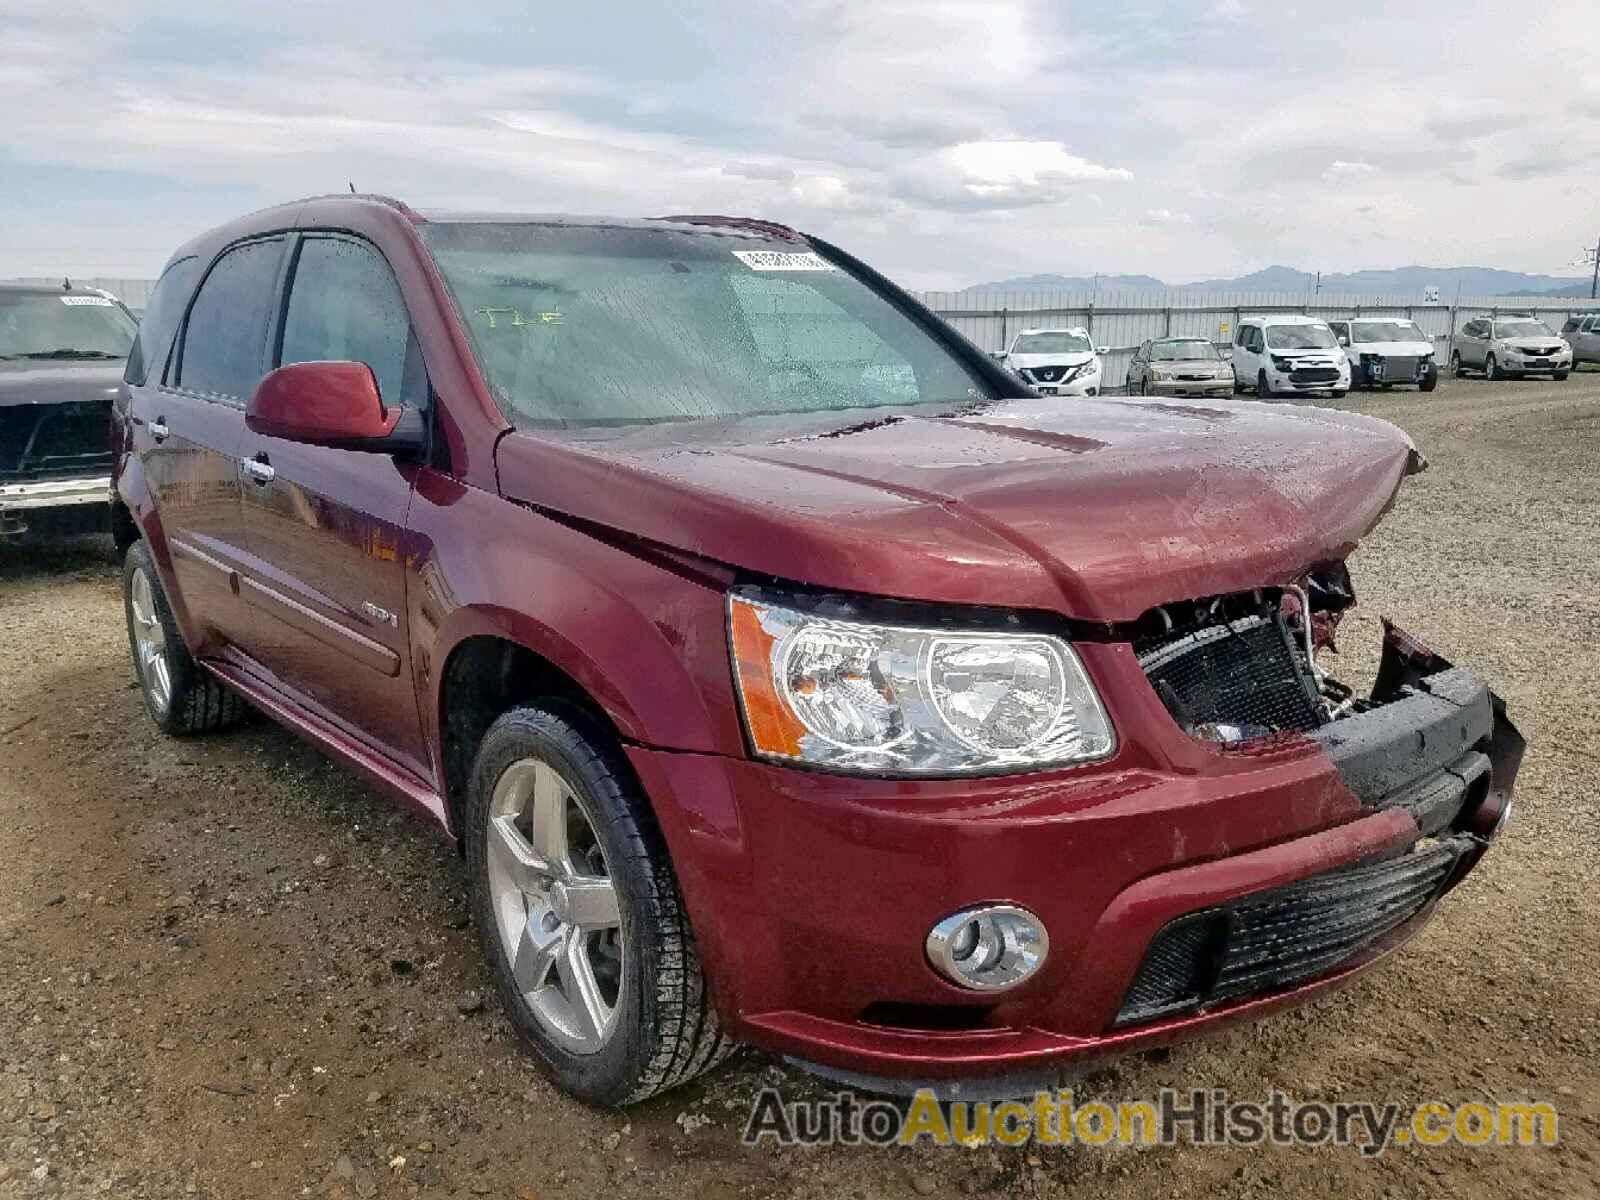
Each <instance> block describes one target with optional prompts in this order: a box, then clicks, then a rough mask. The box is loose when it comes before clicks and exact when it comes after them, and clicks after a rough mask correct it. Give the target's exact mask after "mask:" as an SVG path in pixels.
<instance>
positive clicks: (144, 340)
mask: <svg viewBox="0 0 1600 1200" xmlns="http://www.w3.org/2000/svg"><path fill="white" fill-rule="evenodd" d="M202 265H203V264H202V263H201V261H200V259H199V257H198V256H197V255H193V254H191V255H189V256H188V257H187V258H179V259H175V260H174V261H173V262H171V263H169V264H167V269H166V270H165V271H163V272H161V278H160V279H158V280H156V286H155V290H154V291H152V292H151V293H150V302H149V304H147V305H146V306H145V310H144V318H143V319H142V320H141V321H140V322H139V335H138V336H137V337H136V338H134V339H133V349H132V350H130V351H128V368H127V370H126V371H124V372H123V374H122V378H123V381H124V382H126V383H131V384H134V385H135V386H143V384H144V381H145V380H146V379H147V378H149V375H150V368H151V367H152V366H154V365H155V364H156V363H164V360H165V359H166V356H167V347H168V346H170V345H171V344H172V333H173V330H174V329H176V328H177V324H178V318H179V317H181V316H182V315H183V310H184V307H185V305H187V304H188V303H189V297H190V295H191V294H193V292H194V285H195V282H196V281H197V280H198V279H199V278H200V268H201V267H202Z"/></svg>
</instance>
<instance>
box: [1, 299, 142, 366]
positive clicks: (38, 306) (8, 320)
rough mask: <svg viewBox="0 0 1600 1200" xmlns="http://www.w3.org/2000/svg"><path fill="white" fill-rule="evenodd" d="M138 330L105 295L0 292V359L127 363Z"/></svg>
mask: <svg viewBox="0 0 1600 1200" xmlns="http://www.w3.org/2000/svg"><path fill="white" fill-rule="evenodd" d="M138 331H139V330H138V326H137V325H135V324H134V322H133V318H132V317H130V316H129V315H128V314H127V313H126V312H124V311H123V309H122V307H121V306H120V305H119V304H117V303H116V302H115V301H113V300H108V299H106V298H105V297H104V296H96V295H93V294H91V293H89V292H59V293H57V292H11V293H7V292H3V291H0V358H61V359H73V358H127V357H128V348H129V347H130V346H132V345H133V336H134V334H136V333H137V332H138Z"/></svg>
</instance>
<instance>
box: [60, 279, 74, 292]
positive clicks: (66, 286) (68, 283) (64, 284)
mask: <svg viewBox="0 0 1600 1200" xmlns="http://www.w3.org/2000/svg"><path fill="white" fill-rule="evenodd" d="M61 290H62V291H63V292H70V291H71V290H72V280H70V279H63V280H62V281H61Z"/></svg>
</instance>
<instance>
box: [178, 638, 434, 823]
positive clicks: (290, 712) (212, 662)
mask: <svg viewBox="0 0 1600 1200" xmlns="http://www.w3.org/2000/svg"><path fill="white" fill-rule="evenodd" d="M201 665H202V666H204V667H205V668H206V670H208V671H210V672H211V673H212V674H213V675H215V676H216V677H217V678H218V679H220V680H222V682H223V683H225V684H227V685H228V686H229V687H231V688H233V689H234V690H235V691H237V692H238V693H240V694H241V695H242V696H244V698H245V699H246V700H248V701H250V703H251V704H253V705H255V706H256V707H257V708H259V709H260V710H261V711H262V712H264V713H266V714H267V715H268V716H269V717H271V718H272V719H273V720H274V721H276V722H278V724H280V725H282V726H284V728H286V729H288V730H289V731H290V732H292V733H296V734H298V735H299V736H300V737H302V738H304V739H305V740H306V741H308V742H310V743H311V744H312V745H313V746H315V747H316V748H317V749H318V750H321V751H322V752H323V753H324V754H326V755H328V756H329V757H330V758H333V759H335V760H337V761H339V762H342V763H347V764H349V765H350V766H352V767H354V768H355V769H356V770H357V771H358V772H360V774H362V775H363V776H365V777H366V778H367V779H368V780H369V781H370V782H372V783H375V784H377V785H378V786H379V787H381V788H383V789H384V790H385V791H387V792H389V793H390V794H391V795H393V796H396V797H398V798H399V799H400V800H401V801H402V802H403V803H404V804H405V805H406V807H408V808H410V809H411V810H412V811H413V812H415V813H417V815H419V816H421V817H423V818H425V819H426V820H428V821H429V822H430V823H432V824H434V825H437V826H438V827H439V828H440V829H442V830H444V832H445V834H446V836H448V837H449V838H450V839H451V841H452V842H453V841H454V840H455V834H454V832H453V831H452V830H451V828H450V821H449V818H448V816H447V815H446V811H447V810H446V805H445V802H444V797H443V796H441V795H439V793H438V792H437V791H435V790H434V789H433V787H432V786H431V785H430V784H429V783H428V782H427V781H425V780H423V779H420V778H418V777H417V776H416V775H413V774H412V773H411V772H410V771H407V770H405V769H404V768H402V767H399V766H397V765H395V764H394V763H393V762H391V761H390V760H389V759H387V758H384V757H382V756H381V755H378V754H374V753H373V752H372V751H371V750H369V749H367V747H365V746H363V745H362V744H361V743H360V742H357V741H355V740H354V739H352V738H350V737H347V736H346V735H345V734H344V733H342V732H341V731H340V730H338V729H336V728H334V727H333V726H332V725H330V724H329V723H328V722H326V721H324V720H322V719H321V718H320V717H318V716H316V715H315V714H313V713H308V712H306V711H304V710H303V709H300V708H298V707H296V706H294V705H292V704H289V703H288V702H287V701H285V700H284V698H283V697H282V696H281V695H279V694H278V693H277V692H276V691H274V690H273V689H271V688H268V687H267V686H265V685H264V684H262V683H261V682H260V681H259V680H256V679H254V678H252V677H251V676H250V675H249V674H247V673H246V672H244V671H242V670H240V669H239V668H237V667H235V666H232V665H231V664H229V663H224V662H218V661H217V660H216V659H203V660H201Z"/></svg>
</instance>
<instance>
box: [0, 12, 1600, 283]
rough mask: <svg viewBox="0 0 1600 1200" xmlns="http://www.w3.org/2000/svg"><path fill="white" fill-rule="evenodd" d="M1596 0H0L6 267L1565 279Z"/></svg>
mask: <svg viewBox="0 0 1600 1200" xmlns="http://www.w3.org/2000/svg"><path fill="white" fill-rule="evenodd" d="M1595 15H1596V14H1595V11H1594V7H1593V3H1592V0H1584V2H1581V3H1564V2H1547V3H1541V4H1537V5H1522V6H1519V5H1507V4H1506V3H1505V0H1493V2H1490V3H1478V2H1476V0H1451V2H1449V3H1434V4H1424V3H1410V4H1395V3H1392V2H1391V3H1367V2H1366V0H1345V2H1343V3H1341V4H1339V5H1329V4H1317V5H1314V6H1313V5H1296V4H1293V3H1289V4H1285V3H1282V2H1275V3H1274V2H1267V0H1200V2H1197V3H1161V2H1156V0H1123V2H1120V3H1117V2H1111V3H1076V2H1066V0H1041V2H1037V3H1035V2H1033V0H989V2H985V0H968V2H966V3H953V2H947V0H924V2H920V3H911V2H902V0H853V2H835V0H782V2H780V3H770V2H768V0H726V2H712V0H673V2H672V3H667V4H663V3H660V2H659V0H628V2H616V3H611V2H607V0H586V2H581V3H577V4H570V5H561V4H554V3H549V2H548V0H546V2H538V0H535V2H532V3H530V2H529V0H521V2H520V3H501V2H500V0H479V2H477V3H473V4H470V5H468V4H456V5H438V4H426V5H424V4H416V5H413V4H408V3H403V2H400V0H384V2H383V3H378V2H377V0H342V2H341V3H339V4H337V5H334V4H327V3H316V4H309V3H302V2H300V0H274V2H273V3H271V4H260V3H257V4H249V5H242V4H240V5H229V4H226V3H221V2H218V0H205V2H198V0H163V2H162V3H161V4H160V5H130V4H127V3H125V2H116V3H111V2H95V3H84V2H80V0H0V31H3V32H0V277H6V276H13V275H55V274H67V273H70V274H76V275H80V276H89V275H109V276H129V277H153V276H154V275H155V274H156V273H157V272H158V271H159V269H160V267H161V265H162V263H163V262H164V261H165V259H166V257H167V256H168V254H169V253H170V252H171V250H172V249H173V248H174V247H176V246H177V245H178V244H179V243H181V242H182V241H184V240H185V239H186V238H188V237H190V236H192V235H193V234H195V233H198V232H200V231H202V230H204V229H206V228H208V227H210V226H212V225H216V224H219V223H221V222H223V221H225V220H228V219H230V218H232V217H234V216H237V215H239V214H241V213H244V212H247V211H250V210H252V209H256V208H261V207H264V206H267V205H270V204H273V203H277V202H280V201H283V200H289V199H294V198H297V197H300V196H306V195H315V194H319V193H325V192H333V191H344V190H346V189H347V188H348V186H349V185H350V184H351V183H354V185H355V186H356V187H357V188H358V189H360V190H362V191H369V192H379V193H385V194H389V195H393V196H397V197H399V198H401V199H403V200H405V201H407V202H408V203H410V204H412V205H413V206H414V207H417V208H422V209H426V208H445V209H474V210H493V209H502V210H514V211H522V212H529V211H561V212H593V213H605V214H612V215H625V216H638V215H659V214H664V213H679V212H725V213H738V214H743V215H752V216H760V217H765V218H769V219H774V220H779V221H784V222H787V223H790V224H793V225H796V226H798V227H800V228H802V229H805V230H807V231H809V232H812V233H815V234H818V235H820V236H823V237H825V238H827V239H829V240H831V241H833V242H836V243H837V244H839V245H841V246H843V247H844V248H846V249H848V250H850V251H852V252H853V253H855V254H857V255H858V256H860V257H862V258H864V259H866V260H867V261H869V262H871V263H872V264H873V265H875V266H877V267H878V268H879V269H881V270H883V271H884V272H885V273H886V274H888V275H890V276H891V277H893V278H894V279H896V280H897V281H899V282H900V283H902V284H905V285H906V286H909V287H912V288H918V289H954V288H958V287H962V286H966V285H968V284H973V283H979V282H984V281H987V280H994V279H1002V278H1008V277H1011V276H1016V275H1022V274H1032V273H1037V272H1058V273H1061V274H1067V275H1089V274H1095V273H1102V274H1136V273H1143V274H1150V275H1155V276H1158V277H1160V278H1163V279H1166V280H1168V281H1169V282H1182V281H1186V280H1191V279H1196V278H1208V277H1218V276H1231V275H1236V274H1242V273H1244V272H1247V271H1251V270H1255V269H1258V268H1261V267H1264V266H1268V265H1271V264H1275V263H1283V264H1287V265H1291V266H1296V267H1299V268H1301V269H1304V270H1307V271H1315V270H1320V271H1323V272H1333V271H1346V270H1358V269H1366V268H1381V267H1393V266H1402V265H1408V264H1413V263H1421V264H1425V265H1429V266H1462V265H1472V266H1493V267H1502V268H1506V269H1511V270H1523V271H1531V272H1548V273H1551V274H1560V275H1574V276H1576V275H1579V274H1587V269H1586V268H1583V267H1579V266H1573V265H1572V264H1573V263H1575V262H1576V261H1578V260H1579V258H1580V256H1581V250H1582V247H1583V246H1584V245H1589V246H1593V245H1594V243H1595V240H1596V235H1597V234H1600V189H1597V188H1596V187H1595V183H1596V176H1597V174H1600V70H1597V69H1595V65H1594V64H1595V56H1594V52H1593V49H1592V45H1591V43H1592V42H1593V37H1594V28H1595V20H1594V18H1595Z"/></svg>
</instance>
